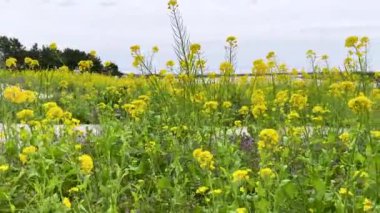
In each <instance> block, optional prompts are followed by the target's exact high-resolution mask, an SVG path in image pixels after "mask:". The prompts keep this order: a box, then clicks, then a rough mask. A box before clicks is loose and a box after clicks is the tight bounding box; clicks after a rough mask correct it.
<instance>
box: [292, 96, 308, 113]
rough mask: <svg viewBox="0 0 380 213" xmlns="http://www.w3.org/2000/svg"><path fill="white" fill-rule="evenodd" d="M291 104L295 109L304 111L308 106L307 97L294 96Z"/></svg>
mask: <svg viewBox="0 0 380 213" xmlns="http://www.w3.org/2000/svg"><path fill="white" fill-rule="evenodd" d="M290 104H291V106H292V107H293V108H294V109H298V110H303V109H305V107H306V105H307V96H303V95H301V94H293V95H292V96H291V98H290Z"/></svg>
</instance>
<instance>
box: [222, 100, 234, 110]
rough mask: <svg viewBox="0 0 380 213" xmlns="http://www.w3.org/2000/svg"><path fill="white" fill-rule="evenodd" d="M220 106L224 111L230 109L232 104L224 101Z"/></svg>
mask: <svg viewBox="0 0 380 213" xmlns="http://www.w3.org/2000/svg"><path fill="white" fill-rule="evenodd" d="M222 106H223V108H225V109H229V108H231V106H232V103H231V102H229V101H224V102H223V104H222Z"/></svg>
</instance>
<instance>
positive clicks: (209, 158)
mask: <svg viewBox="0 0 380 213" xmlns="http://www.w3.org/2000/svg"><path fill="white" fill-rule="evenodd" d="M193 157H194V158H195V160H197V161H198V163H199V165H200V167H201V168H202V169H206V170H214V169H215V166H214V164H215V162H214V156H213V155H212V154H211V152H209V151H207V150H202V149H201V148H198V149H195V150H194V151H193Z"/></svg>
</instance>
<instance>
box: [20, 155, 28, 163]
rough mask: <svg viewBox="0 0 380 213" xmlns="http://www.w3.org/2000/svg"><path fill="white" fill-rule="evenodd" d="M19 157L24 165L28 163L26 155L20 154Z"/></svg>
mask: <svg viewBox="0 0 380 213" xmlns="http://www.w3.org/2000/svg"><path fill="white" fill-rule="evenodd" d="M18 157H19V159H20V161H21V163H22V164H26V162H27V161H28V156H27V155H26V154H19V155H18Z"/></svg>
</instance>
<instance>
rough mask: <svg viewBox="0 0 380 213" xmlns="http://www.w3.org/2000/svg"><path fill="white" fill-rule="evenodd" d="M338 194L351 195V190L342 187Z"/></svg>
mask: <svg viewBox="0 0 380 213" xmlns="http://www.w3.org/2000/svg"><path fill="white" fill-rule="evenodd" d="M339 194H340V195H342V196H353V194H352V192H351V191H350V190H348V189H347V188H344V187H342V188H340V189H339Z"/></svg>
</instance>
